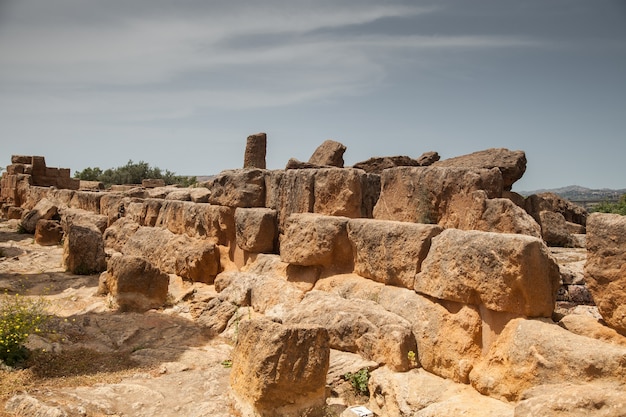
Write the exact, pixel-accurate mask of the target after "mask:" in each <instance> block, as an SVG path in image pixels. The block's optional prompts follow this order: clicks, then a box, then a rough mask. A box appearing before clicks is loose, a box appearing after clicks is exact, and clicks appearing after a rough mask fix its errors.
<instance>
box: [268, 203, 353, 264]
mask: <svg viewBox="0 0 626 417" xmlns="http://www.w3.org/2000/svg"><path fill="white" fill-rule="evenodd" d="M347 226H348V219H347V218H345V217H333V216H322V215H319V214H312V213H300V214H293V215H291V216H290V217H289V220H288V222H287V225H286V227H285V232H284V235H283V236H282V237H281V240H280V258H281V260H282V261H283V262H286V263H290V264H295V265H301V266H313V265H319V266H322V267H325V268H333V269H336V270H344V271H346V270H349V271H351V270H352V268H353V265H354V260H353V256H352V246H351V245H350V241H349V240H348V230H347Z"/></svg>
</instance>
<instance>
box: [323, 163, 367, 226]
mask: <svg viewBox="0 0 626 417" xmlns="http://www.w3.org/2000/svg"><path fill="white" fill-rule="evenodd" d="M364 176H365V174H363V172H362V171H360V170H356V169H351V168H345V169H339V168H325V169H319V170H317V171H316V172H315V180H314V185H313V195H314V204H313V212H315V213H319V214H325V215H328V216H345V217H352V218H355V217H361V216H362V208H361V206H362V202H363V190H362V185H363V177H364Z"/></svg>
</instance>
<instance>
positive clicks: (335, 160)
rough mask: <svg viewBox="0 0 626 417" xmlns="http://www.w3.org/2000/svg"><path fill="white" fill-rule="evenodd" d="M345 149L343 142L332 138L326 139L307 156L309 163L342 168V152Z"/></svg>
mask: <svg viewBox="0 0 626 417" xmlns="http://www.w3.org/2000/svg"><path fill="white" fill-rule="evenodd" d="M345 151H346V147H345V146H344V145H343V144H341V143H339V142H336V141H334V140H326V141H324V142H323V143H322V144H321V145H320V146H318V147H317V149H316V150H315V152H313V155H311V157H310V158H309V163H310V164H313V165H328V166H333V167H338V168H343V154H344V152H345Z"/></svg>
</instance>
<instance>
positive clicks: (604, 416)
mask: <svg viewBox="0 0 626 417" xmlns="http://www.w3.org/2000/svg"><path fill="white" fill-rule="evenodd" d="M625 390H626V387H625V386H624V385H621V384H610V383H608V384H594V383H592V384H585V383H584V382H582V383H577V382H565V383H562V384H550V385H541V386H538V387H534V388H531V389H529V390H528V391H526V392H524V394H523V395H522V398H521V401H520V402H519V403H518V404H517V406H516V407H515V417H535V416H545V417H623V416H625V415H626V400H624V392H625Z"/></svg>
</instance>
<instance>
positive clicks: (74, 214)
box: [60, 208, 108, 233]
mask: <svg viewBox="0 0 626 417" xmlns="http://www.w3.org/2000/svg"><path fill="white" fill-rule="evenodd" d="M60 214H61V226H63V229H64V230H67V227H68V225H69V224H72V223H74V224H86V225H93V226H95V227H96V228H97V229H98V230H100V233H104V231H105V230H106V228H107V224H108V219H107V217H106V216H103V215H102V214H96V213H94V212H91V211H87V210H81V209H74V208H63V209H62V210H61V212H60Z"/></svg>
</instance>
